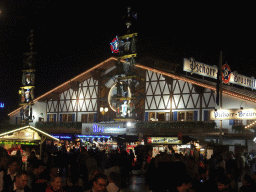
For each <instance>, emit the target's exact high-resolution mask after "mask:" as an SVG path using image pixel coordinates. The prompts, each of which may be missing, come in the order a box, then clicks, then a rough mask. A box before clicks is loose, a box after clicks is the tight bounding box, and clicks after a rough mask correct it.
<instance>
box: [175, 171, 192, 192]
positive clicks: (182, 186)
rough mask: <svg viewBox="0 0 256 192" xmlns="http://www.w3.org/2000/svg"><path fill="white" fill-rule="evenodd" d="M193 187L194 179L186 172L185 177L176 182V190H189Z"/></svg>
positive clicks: (187, 191)
mask: <svg viewBox="0 0 256 192" xmlns="http://www.w3.org/2000/svg"><path fill="white" fill-rule="evenodd" d="M191 187H192V179H191V177H190V176H189V175H188V174H186V175H183V177H181V178H179V179H178V180H177V183H176V191H177V192H189V190H190V188H191Z"/></svg>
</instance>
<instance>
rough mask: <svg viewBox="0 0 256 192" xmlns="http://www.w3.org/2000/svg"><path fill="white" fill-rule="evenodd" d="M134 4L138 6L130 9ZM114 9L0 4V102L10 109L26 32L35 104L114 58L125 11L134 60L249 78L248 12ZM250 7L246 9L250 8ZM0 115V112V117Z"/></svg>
mask: <svg viewBox="0 0 256 192" xmlns="http://www.w3.org/2000/svg"><path fill="white" fill-rule="evenodd" d="M137 4H138V5H137ZM137 4H134V3H130V4H128V3H127V4H125V3H121V4H120V1H116V2H113V3H112V1H111V3H110V1H89V2H88V1H82V0H78V1H65V0H64V1H60V0H55V1H50V0H43V1H40V0H38V1H33V0H1V1H0V10H1V11H2V13H1V15H0V102H4V103H5V104H6V110H5V112H6V111H7V108H8V107H9V110H13V109H15V108H17V107H18V90H19V87H20V86H21V67H22V63H23V53H25V52H27V51H29V45H28V41H27V37H28V35H29V31H30V29H31V28H33V29H34V30H35V32H34V50H35V51H36V52H37V56H36V65H37V66H36V83H37V84H36V90H35V96H36V97H37V96H39V95H41V94H43V93H45V92H46V91H49V90H50V89H52V88H54V87H56V86H57V85H59V84H61V83H62V82H65V81H67V80H68V79H70V78H72V77H74V76H76V75H78V74H79V73H81V72H83V71H85V70H87V69H88V68H90V67H91V66H93V65H95V64H97V63H99V62H100V61H103V60H105V59H107V58H108V57H111V56H114V55H113V54H112V53H111V51H110V47H109V43H110V42H111V40H112V39H113V38H114V37H115V36H116V35H117V34H119V33H120V31H121V29H123V28H124V27H125V25H124V23H122V22H121V18H122V16H123V15H124V14H125V12H126V7H127V6H128V5H130V6H131V7H132V8H133V9H134V10H136V12H138V21H137V22H138V32H139V36H138V56H139V57H143V56H146V55H148V56H153V57H156V58H159V59H161V60H166V61H169V62H172V63H178V64H181V65H182V62H183V58H184V57H186V58H189V57H194V58H195V60H196V61H199V62H203V63H206V64H211V65H218V61H219V53H220V50H222V52H223V62H227V63H228V64H229V66H230V68H231V70H232V71H238V72H239V73H240V74H243V75H246V76H249V77H250V76H255V75H254V73H255V71H256V67H255V61H256V59H255V49H256V48H255V34H256V33H255V25H254V23H255V22H254V17H255V16H254V15H253V12H252V11H253V5H251V6H250V5H246V6H243V5H241V4H234V3H232V4H229V5H224V4H209V3H208V4H199V3H198V4H195V3H189V4H187V3H170V2H166V1H165V3H161V2H159V1H154V2H153V3H148V2H147V3H137ZM250 7H252V8H250ZM2 112H3V110H2Z"/></svg>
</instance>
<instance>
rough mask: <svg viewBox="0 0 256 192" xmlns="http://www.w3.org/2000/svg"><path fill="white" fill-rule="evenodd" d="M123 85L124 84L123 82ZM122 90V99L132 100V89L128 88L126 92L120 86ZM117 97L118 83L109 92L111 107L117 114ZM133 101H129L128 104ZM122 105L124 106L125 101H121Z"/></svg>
mask: <svg viewBox="0 0 256 192" xmlns="http://www.w3.org/2000/svg"><path fill="white" fill-rule="evenodd" d="M121 84H122V82H121ZM120 88H121V92H122V97H123V98H127V97H128V98H131V90H130V88H129V87H128V90H127V91H124V90H123V86H120ZM116 97H117V87H116V83H115V84H113V85H112V87H111V88H110V90H109V93H108V104H109V106H110V108H111V109H112V110H113V111H115V112H116V108H117V106H116V101H117V100H116V99H115V98H116ZM130 101H131V100H129V101H128V104H129V103H130ZM121 103H122V104H123V103H124V100H121Z"/></svg>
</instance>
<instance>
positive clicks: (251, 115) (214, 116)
mask: <svg viewBox="0 0 256 192" xmlns="http://www.w3.org/2000/svg"><path fill="white" fill-rule="evenodd" d="M210 119H211V120H230V119H234V120H236V119H238V120H239V119H240V120H242V119H250V120H252V119H256V110H255V109H228V110H227V109H220V110H217V111H215V110H213V111H211V113H210Z"/></svg>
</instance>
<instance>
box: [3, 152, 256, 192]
mask: <svg viewBox="0 0 256 192" xmlns="http://www.w3.org/2000/svg"><path fill="white" fill-rule="evenodd" d="M0 149H1V150H0V154H1V155H0V158H1V159H0V192H13V191H16V192H34V191H35V192H68V191H76V192H80V191H81V192H105V191H108V192H118V191H122V189H124V188H127V186H128V185H129V182H130V181H129V180H130V176H131V171H132V169H133V168H134V167H133V166H134V158H135V155H134V153H133V150H130V152H129V153H128V152H127V151H126V150H122V149H121V150H120V149H119V150H112V151H109V153H106V151H104V150H103V151H100V150H98V149H97V148H96V149H94V150H92V149H89V150H87V149H85V148H81V150H75V149H72V150H70V151H69V152H67V151H66V150H65V148H63V149H62V150H57V151H47V150H46V151H45V152H44V153H43V155H42V158H41V160H39V159H38V157H37V155H36V152H35V151H34V150H33V151H27V150H26V151H27V153H29V156H28V158H27V162H28V165H27V167H26V170H24V166H22V165H23V162H22V159H21V155H20V152H19V151H17V153H16V155H9V154H8V152H7V151H6V150H5V149H4V148H0ZM18 150H19V149H18ZM135 152H136V153H137V154H136V156H137V159H138V161H137V162H136V164H137V165H140V166H138V167H137V168H139V169H142V172H144V176H145V181H146V182H145V185H147V188H148V191H153V192H167V191H169V192H176V191H177V192H201V191H202V192H204V191H210V192H211V191H213V192H219V191H222V192H238V191H239V192H240V191H241V192H246V191H253V190H254V188H255V187H256V184H255V183H256V174H254V172H253V169H252V167H253V165H254V164H253V163H252V162H253V161H248V162H249V163H248V162H247V160H250V157H249V155H245V154H240V153H239V154H236V155H234V154H233V153H232V152H228V153H227V154H219V155H212V157H211V159H209V160H206V159H202V158H200V155H198V153H196V150H195V151H194V154H193V155H191V154H190V155H188V154H186V155H183V154H178V153H175V152H174V151H171V152H168V153H167V152H161V153H160V154H158V155H157V156H156V157H154V158H152V154H151V151H150V150H147V151H143V150H137V151H135ZM142 153H143V155H142ZM251 160H252V159H251ZM142 161H143V162H144V163H142ZM241 184H242V185H241ZM240 185H241V186H240Z"/></svg>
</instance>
